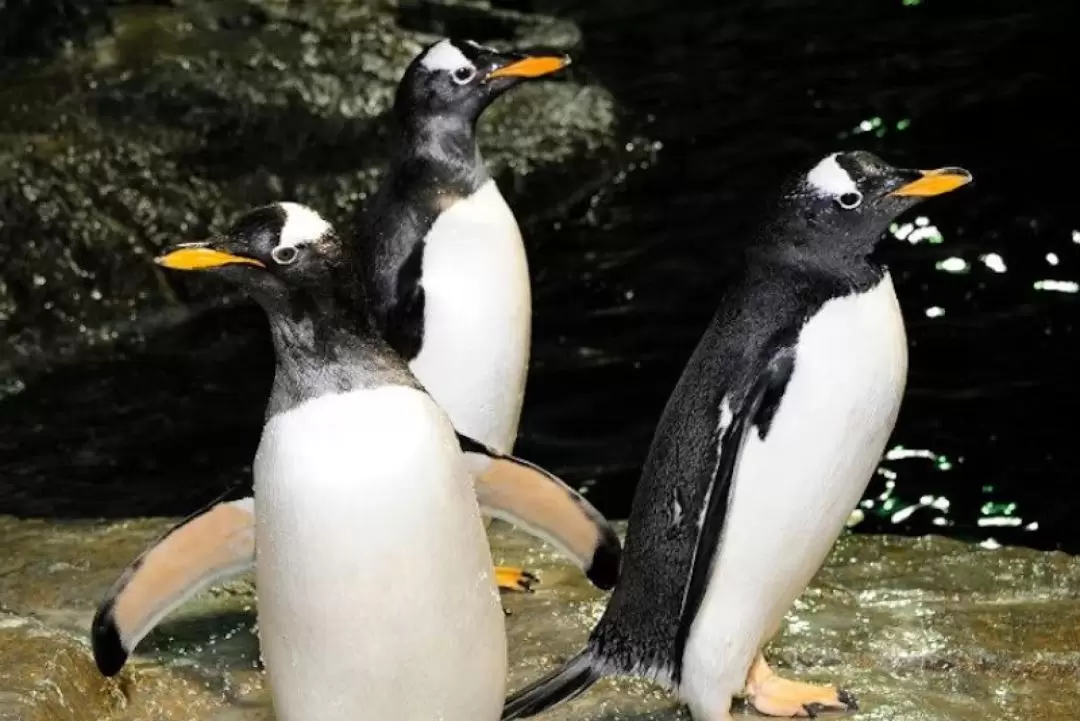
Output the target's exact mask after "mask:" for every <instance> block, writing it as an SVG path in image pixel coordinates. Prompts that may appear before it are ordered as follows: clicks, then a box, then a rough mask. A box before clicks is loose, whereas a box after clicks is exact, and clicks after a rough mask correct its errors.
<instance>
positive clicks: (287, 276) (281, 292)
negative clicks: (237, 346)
mask: <svg viewBox="0 0 1080 721" xmlns="http://www.w3.org/2000/svg"><path fill="white" fill-rule="evenodd" d="M155 262H156V263H157V264H158V265H160V266H163V267H165V268H171V269H173V270H189V271H203V272H211V273H214V274H216V275H220V276H222V277H224V278H226V279H228V280H230V281H231V282H233V283H235V284H236V285H238V286H240V287H241V288H243V289H244V290H245V291H247V292H249V293H250V294H251V295H252V296H253V297H254V298H255V300H257V301H259V302H260V303H261V304H262V305H263V306H265V307H267V308H268V309H272V308H278V307H280V306H281V305H282V303H283V302H285V301H288V300H289V298H290V297H292V296H297V295H301V294H305V291H306V294H307V295H312V294H314V295H318V294H320V293H321V292H323V289H325V288H332V287H334V284H335V282H338V281H335V275H336V274H335V270H336V269H337V268H339V267H342V266H343V265H344V264H345V263H346V258H345V253H344V249H343V246H342V244H341V242H340V240H339V239H338V236H337V234H336V233H335V231H334V228H333V226H331V225H330V223H328V222H327V221H326V220H324V219H323V217H322V216H321V215H319V214H318V213H317V212H316V211H314V210H312V209H311V208H309V207H307V206H305V205H300V204H299V203H273V204H271V205H265V206H262V207H259V208H255V209H253V210H249V211H247V212H246V213H244V214H243V215H241V216H240V217H239V218H238V219H237V220H236V221H234V222H233V224H232V225H231V226H230V227H229V228H228V230H226V231H225V232H224V233H221V234H218V235H214V236H211V237H210V238H208V239H206V240H204V241H200V242H195V243H181V244H178V245H175V246H172V247H170V248H168V249H166V251H165V252H164V253H163V254H162V255H160V256H159V257H157V258H156V259H155Z"/></svg>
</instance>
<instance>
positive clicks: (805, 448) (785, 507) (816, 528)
mask: <svg viewBox="0 0 1080 721" xmlns="http://www.w3.org/2000/svg"><path fill="white" fill-rule="evenodd" d="M906 379H907V340H906V336H905V332H904V326H903V319H902V316H901V314H900V308H899V304H898V303H897V299H896V295H895V293H894V291H893V287H892V282H891V280H890V278H889V277H888V275H886V276H885V278H884V279H883V280H882V281H881V282H880V283H879V284H878V285H877V286H876V287H875V288H873V289H872V290H870V291H868V292H866V293H862V294H853V295H849V296H845V297H842V298H836V299H833V300H830V301H828V302H826V303H825V304H824V305H823V306H822V307H821V308H820V309H819V310H818V312H817V313H815V314H814V315H812V316H811V318H810V319H809V320H808V321H807V323H806V324H805V325H804V327H803V329H802V331H801V332H800V334H799V337H798V341H797V344H796V346H795V363H794V367H793V370H792V373H791V376H790V378H789V379H788V383H787V386H786V388H785V389H784V392H783V395H782V397H781V399H780V402H779V404H778V406H777V409H776V412H775V414H774V416H773V419H772V423H771V425H770V426H769V428H768V431H767V433H766V434H765V438H764V439H762V438H761V437H760V434H759V429H758V428H757V427H753V428H751V429H750V430H749V431H748V437H747V440H746V443H745V445H744V447H743V450H742V454H741V456H740V458H739V461H738V466H737V467H736V471H735V474H734V477H733V479H732V488H731V490H730V493H731V496H730V500H729V504H728V511H727V517H726V518H725V523H724V528H723V535H722V537H721V539H720V545H719V548H718V550H717V555H716V558H715V560H714V565H713V568H712V571H711V574H710V580H709V584H708V588H707V590H706V594H705V598H704V599H703V603H702V605H701V607H700V610H699V612H698V616H697V618H696V619H694V621H693V624H694V625H693V627H692V630H691V635H690V638H689V639H688V644H687V647H686V652H685V655H684V658H683V663H684V667H683V672H684V673H683V679H684V683H685V684H686V689H685V691H686V693H687V694H688V695H690V696H694V695H696V694H706V693H708V691H707V689H709V688H711V686H712V685H714V684H716V683H717V682H718V681H719V679H718V676H717V674H718V673H719V669H728V671H725V672H724V673H725V678H724V679H723V684H725V685H729V686H730V689H729V690H731V691H732V692H734V691H736V690H737V689H738V687H739V686H740V685H741V684H742V682H743V679H744V678H745V674H746V672H747V669H748V667H749V664H750V662H751V660H752V659H753V655H754V653H755V652H756V651H757V650H758V649H759V648H760V647H761V645H762V644H764V643H765V642H766V641H767V640H768V639H769V638H770V637H771V636H772V635H773V634H774V633H775V632H776V631H777V630H778V629H779V627H780V624H781V623H782V620H783V617H784V614H785V613H786V612H787V611H788V609H789V608H790V607H791V604H792V603H793V602H794V600H795V598H796V597H797V596H798V595H799V594H800V593H802V591H803V590H804V589H805V588H806V586H807V584H809V582H810V580H811V579H812V577H813V575H814V574H815V573H816V572H817V570H818V568H820V566H821V564H822V563H823V562H824V560H825V557H826V556H827V555H828V552H829V550H830V548H831V547H832V545H833V543H834V542H835V541H836V539H837V537H838V536H839V534H840V532H841V531H842V530H843V527H844V523H845V521H846V520H847V518H848V516H849V514H850V513H851V511H852V510H853V509H854V507H855V506H856V504H857V503H858V501H859V499H860V497H861V495H862V493H863V492H864V491H865V489H866V486H867V483H868V482H869V480H870V478H871V476H872V475H873V473H874V471H875V469H876V467H877V464H878V463H879V461H880V459H881V455H882V452H883V451H884V449H885V444H886V442H887V441H888V438H889V436H890V434H891V433H892V430H893V426H894V424H895V422H896V417H897V414H898V411H899V408H900V401H901V398H902V396H903V392H904V387H905V383H906ZM724 450H725V451H726V450H727V449H724ZM728 675H730V678H728V677H727V676H728Z"/></svg>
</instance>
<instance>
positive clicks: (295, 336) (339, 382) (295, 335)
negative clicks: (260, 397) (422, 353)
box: [263, 283, 411, 417]
mask: <svg viewBox="0 0 1080 721" xmlns="http://www.w3.org/2000/svg"><path fill="white" fill-rule="evenodd" d="M327 286H328V288H310V289H303V290H294V291H293V292H292V293H290V294H289V295H288V297H287V298H283V299H279V301H278V303H276V304H274V305H273V306H270V305H268V304H266V303H263V307H264V309H265V310H266V313H267V317H268V319H269V322H270V335H271V338H272V340H273V344H274V353H275V356H276V359H277V365H276V371H275V374H274V387H273V391H272V394H271V398H270V404H269V407H268V409H267V417H269V416H270V415H273V414H275V413H279V412H281V411H283V410H288V409H289V408H292V407H295V406H296V405H299V404H300V403H302V402H304V401H306V400H311V399H314V398H318V397H320V396H322V395H325V394H327V393H342V392H348V391H351V390H358V389H361V388H371V387H374V386H376V385H381V384H385V383H399V384H406V385H409V384H411V383H410V381H409V380H408V371H407V368H406V367H405V365H404V362H403V361H401V360H400V359H399V358H397V356H395V355H394V353H393V351H391V350H390V348H389V347H388V346H387V345H386V342H385V341H384V340H383V339H382V337H381V336H380V335H379V333H378V331H377V330H376V327H375V323H374V320H373V318H372V315H371V313H370V311H369V310H368V308H367V304H366V302H365V301H364V298H363V297H360V296H361V295H362V290H361V289H360V288H359V286H356V285H355V284H353V287H350V288H348V290H346V289H343V288H342V287H341V286H337V285H335V284H333V283H328V284H327Z"/></svg>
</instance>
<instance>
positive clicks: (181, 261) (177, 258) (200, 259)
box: [154, 243, 266, 270]
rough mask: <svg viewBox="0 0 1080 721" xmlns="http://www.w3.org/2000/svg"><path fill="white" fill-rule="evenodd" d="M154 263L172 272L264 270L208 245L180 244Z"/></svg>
mask: <svg viewBox="0 0 1080 721" xmlns="http://www.w3.org/2000/svg"><path fill="white" fill-rule="evenodd" d="M154 262H155V263H157V264H158V265H160V266H162V267H164V268H172V269H173V270H207V269H209V268H220V267H221V266H223V265H235V264H244V265H254V266H255V267H257V268H265V267H266V265H264V264H263V263H262V262H260V261H258V260H255V259H254V258H245V257H244V256H242V255H233V254H232V253H227V252H225V251H223V250H215V249H214V248H211V247H210V245H209V243H182V244H180V245H176V246H173V247H172V248H171V249H169V250H168V251H166V252H165V253H164V254H163V255H159V256H158V257H157V258H154Z"/></svg>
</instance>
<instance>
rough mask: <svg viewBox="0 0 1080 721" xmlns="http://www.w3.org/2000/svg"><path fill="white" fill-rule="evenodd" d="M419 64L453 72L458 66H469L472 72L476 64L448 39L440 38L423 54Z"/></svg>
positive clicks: (428, 67) (430, 68) (432, 68)
mask: <svg viewBox="0 0 1080 721" xmlns="http://www.w3.org/2000/svg"><path fill="white" fill-rule="evenodd" d="M420 64H421V65H423V66H424V67H425V68H427V69H428V70H447V71H450V72H453V71H454V70H457V69H459V68H469V69H471V70H473V71H474V72H475V71H476V66H475V65H473V64H472V63H471V62H470V61H469V59H468V58H467V57H465V54H464V53H463V52H461V51H460V50H458V48H457V46H456V45H454V44H453V43H452V42H450V41H449V40H440V41H439V42H437V43H435V44H434V45H432V46H431V48H429V49H428V51H427V53H425V54H424V58H423V59H422V60H421V61H420Z"/></svg>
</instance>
